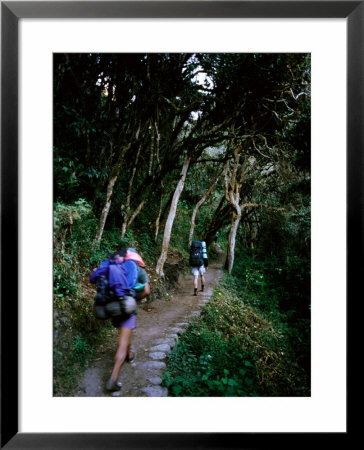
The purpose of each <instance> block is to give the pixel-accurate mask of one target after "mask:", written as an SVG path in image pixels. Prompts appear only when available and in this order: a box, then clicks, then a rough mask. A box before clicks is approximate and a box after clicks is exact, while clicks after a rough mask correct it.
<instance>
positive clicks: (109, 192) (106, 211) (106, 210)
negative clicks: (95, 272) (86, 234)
mask: <svg viewBox="0 0 364 450" xmlns="http://www.w3.org/2000/svg"><path fill="white" fill-rule="evenodd" d="M129 148H130V144H129V145H128V146H127V147H124V148H123V149H122V150H121V153H120V156H119V159H118V161H117V163H116V164H115V165H114V167H113V168H112V170H111V174H110V176H109V181H108V183H107V189H106V201H105V205H104V208H103V210H102V213H101V218H100V223H99V229H98V230H97V233H96V237H95V241H96V243H97V244H99V243H100V241H101V238H102V234H103V232H104V228H105V223H106V219H107V216H108V214H109V211H110V205H111V197H112V194H113V191H114V186H115V183H116V180H117V179H118V176H119V173H120V170H121V166H122V164H123V161H124V157H125V153H126V152H127V150H128V149H129Z"/></svg>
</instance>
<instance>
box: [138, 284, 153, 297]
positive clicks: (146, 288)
mask: <svg viewBox="0 0 364 450" xmlns="http://www.w3.org/2000/svg"><path fill="white" fill-rule="evenodd" d="M149 294H150V285H149V283H145V285H144V289H143V290H142V292H138V293H137V294H136V296H135V298H136V299H137V300H141V299H142V298H145V297H147V296H148V295H149Z"/></svg>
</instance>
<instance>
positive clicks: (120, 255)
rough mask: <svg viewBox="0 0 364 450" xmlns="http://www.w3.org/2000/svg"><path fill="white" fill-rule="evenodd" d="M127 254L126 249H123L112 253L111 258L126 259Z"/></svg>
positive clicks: (116, 259)
mask: <svg viewBox="0 0 364 450" xmlns="http://www.w3.org/2000/svg"><path fill="white" fill-rule="evenodd" d="M125 255H126V250H124V249H121V250H118V251H117V252H115V253H113V254H112V255H111V258H110V259H114V260H115V261H124V258H125Z"/></svg>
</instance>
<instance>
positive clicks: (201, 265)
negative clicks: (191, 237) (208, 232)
mask: <svg viewBox="0 0 364 450" xmlns="http://www.w3.org/2000/svg"><path fill="white" fill-rule="evenodd" d="M189 265H190V267H191V271H192V275H193V288H194V289H193V295H194V296H196V295H197V288H198V277H199V275H200V277H201V292H203V290H204V288H205V276H204V274H205V272H206V270H208V266H209V263H208V258H207V252H206V243H205V242H204V241H192V243H191V247H190V257H189Z"/></svg>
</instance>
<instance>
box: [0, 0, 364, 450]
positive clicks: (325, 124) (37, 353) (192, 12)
mask: <svg viewBox="0 0 364 450" xmlns="http://www.w3.org/2000/svg"><path fill="white" fill-rule="evenodd" d="M363 27H364V5H363V2H361V1H356V2H351V1H330V0H328V1H280V2H279V1H278V2H277V1H259V0H258V1H239V0H236V1H214V0H211V1H192V0H190V1H173V0H171V1H167V0H165V1H153V0H150V1H139V0H134V1H110V2H109V1H80V2H77V1H65V2H62V1H54V2H46V1H44V2H43V1H40V2H33V1H25V2H21V1H2V2H1V105H2V110H1V208H2V210H1V214H2V219H1V220H2V222H1V230H2V235H1V258H2V259H1V267H2V272H1V275H2V276H1V447H2V448H3V447H4V448H19V449H20V448H54V449H63V448H64V449H66V448H67V449H71V448H75V449H76V448H77V449H80V448H95V449H96V448H105V449H106V448H148V447H153V448H167V447H168V448H176V449H182V448H221V449H223V448H224V449H225V448H250V447H252V448H259V447H263V446H264V445H268V442H269V445H271V443H272V442H274V443H275V444H279V445H281V446H287V447H288V446H290V447H292V446H293V445H296V442H297V439H299V440H300V445H302V444H307V443H309V440H310V439H311V438H312V436H314V438H315V440H316V442H317V441H318V440H319V439H320V436H322V437H323V438H324V437H325V439H326V440H327V438H328V436H332V437H334V438H335V439H336V440H338V441H341V440H342V444H343V445H345V444H347V442H348V438H349V433H348V399H347V397H348V392H347V384H348V351H347V348H348V334H347V333H348V329H347V325H348V316H347V304H348V301H349V299H350V297H352V296H353V294H354V292H356V291H357V290H356V285H357V284H358V281H357V280H360V279H361V273H362V269H363V264H362V246H361V245H358V243H360V244H361V237H362V217H363V204H362V203H363V200H362V199H363V183H362V171H363V162H362V158H363V156H362V153H363V151H362V148H363V141H364V138H363V126H362V124H363V118H364V114H363V113H364V111H363V101H362V96H363V88H364V86H363V83H364V74H363V67H364V62H363V35H364V34H363V33H364V30H363ZM140 52H146V53H173V52H174V53H178V52H188V53H194V52H201V53H206V54H210V53H211V54H212V53H231V54H233V53H267V54H269V53H292V54H293V53H302V54H310V55H311V69H312V109H311V113H312V115H311V138H312V141H311V142H312V150H311V169H312V185H311V186H312V232H311V237H312V247H311V249H312V266H311V267H312V277H311V287H312V323H311V325H312V341H311V364H312V371H311V376H312V382H311V395H310V396H309V397H299V398H291V397H269V398H265V397H239V398H236V397H235V398H225V397H222V398H217V397H210V398H172V397H166V398H119V399H118V398H112V397H110V398H104V397H103V398H101V397H100V398H99V397H97V398H94V397H91V398H90V397H89V398H79V397H78V398H71V397H55V396H53V376H52V363H53V348H52V343H53V340H52V333H53V315H52V297H53V241H52V235H53V210H52V208H53V177H54V166H53V149H52V147H53V127H54V123H53V113H54V111H53V94H54V92H53V82H54V79H53V76H54V73H53V55H54V54H55V53H58V54H63V53H69V54H71V53H72V54H77V53H110V54H118V53H120V54H121V53H140ZM301 443H302V444H301Z"/></svg>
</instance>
